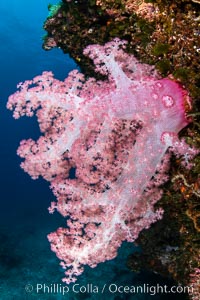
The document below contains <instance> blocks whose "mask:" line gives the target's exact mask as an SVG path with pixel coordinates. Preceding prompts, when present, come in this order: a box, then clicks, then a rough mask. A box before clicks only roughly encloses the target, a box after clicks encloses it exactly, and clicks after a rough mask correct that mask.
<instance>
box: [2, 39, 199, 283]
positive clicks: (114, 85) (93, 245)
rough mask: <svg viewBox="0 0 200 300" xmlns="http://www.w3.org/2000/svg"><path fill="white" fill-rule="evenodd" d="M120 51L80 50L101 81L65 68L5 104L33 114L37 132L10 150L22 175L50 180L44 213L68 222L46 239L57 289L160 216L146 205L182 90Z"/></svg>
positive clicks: (163, 168)
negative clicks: (59, 271)
mask: <svg viewBox="0 0 200 300" xmlns="http://www.w3.org/2000/svg"><path fill="white" fill-rule="evenodd" d="M125 46H126V43H125V42H124V41H120V40H119V39H115V40H113V41H112V42H109V43H107V44H105V45H104V46H99V45H92V46H89V47H87V48H86V49H85V51H84V53H85V54H86V55H88V56H89V57H90V58H91V59H93V61H94V63H95V65H96V71H98V72H100V73H102V74H104V75H107V77H108V80H107V81H106V80H105V81H96V80H95V79H94V78H89V79H88V80H86V79H85V78H84V76H83V75H82V74H80V73H78V71H73V72H71V73H70V74H69V76H68V78H67V79H65V81H64V82H62V81H59V80H56V79H54V77H53V75H52V73H51V72H44V73H43V74H42V75H41V76H37V77H36V78H34V79H33V80H32V81H26V82H25V83H24V84H20V86H19V91H17V92H16V93H15V94H14V95H12V96H10V98H9V102H8V108H9V109H11V110H14V117H15V118H18V117H20V116H23V115H27V116H32V115H33V114H34V113H36V115H37V118H38V122H39V125H40V129H41V132H42V136H41V137H40V138H39V140H38V141H36V142H35V141H33V140H31V139H29V140H27V141H22V142H21V145H20V147H19V149H18V154H19V155H20V156H21V157H22V158H24V161H23V163H22V168H23V169H24V170H25V171H26V172H27V173H29V174H30V175H31V176H32V178H38V176H42V177H43V178H45V179H46V180H48V181H49V182H50V183H51V189H52V191H53V193H54V195H55V196H56V198H57V202H55V201H54V202H52V204H51V207H50V208H49V212H50V213H52V212H54V211H55V210H58V211H59V212H60V213H61V214H62V215H63V216H64V217H67V219H68V220H67V224H66V228H59V229H58V230H57V231H56V232H54V233H51V234H49V235H48V239H49V241H50V243H51V249H52V250H53V251H54V252H56V255H57V256H58V258H59V259H60V260H61V265H62V267H64V268H66V272H65V275H66V278H65V279H64V281H66V282H67V283H69V282H72V281H75V280H76V276H77V275H80V274H81V273H82V272H83V265H86V264H87V265H89V266H91V267H94V266H96V265H97V264H98V263H100V262H103V261H105V260H109V259H112V258H114V257H115V256H116V255H117V249H118V248H119V246H120V245H121V243H122V241H125V240H127V241H134V240H135V239H136V238H137V237H138V234H139V233H140V231H141V230H142V229H144V228H148V227H149V226H150V225H151V224H152V223H153V222H155V221H156V220H158V219H160V218H161V217H162V209H159V210H157V211H155V210H154V204H155V203H156V202H157V201H158V200H159V199H160V197H161V195H162V190H161V188H160V185H162V184H163V183H164V182H165V181H166V180H167V179H168V177H167V171H168V167H169V153H168V154H166V150H167V149H168V147H172V146H173V144H174V140H176V145H177V139H178V136H177V134H178V132H179V131H180V130H181V129H182V128H183V127H185V126H186V125H187V124H188V120H187V118H186V115H185V108H184V102H185V101H186V100H187V101H189V97H188V95H187V92H186V91H185V90H184V89H183V88H182V87H181V86H180V85H179V84H178V83H176V82H174V81H172V80H170V79H168V78H165V79H160V78H159V77H158V75H157V73H156V71H155V70H154V68H153V67H152V66H148V65H145V64H141V63H139V62H138V61H137V59H136V58H135V57H134V56H132V55H129V54H127V53H125V52H124V48H125ZM171 136H173V138H169V137H171ZM176 149H178V148H177V147H176ZM183 154H184V151H183V153H182V152H181V155H183ZM190 154H191V155H195V154H196V152H195V151H194V152H193V153H192V151H191V152H190ZM72 170H73V171H74V176H73V178H72V176H70V174H71V171H72Z"/></svg>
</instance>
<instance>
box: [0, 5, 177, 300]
mask: <svg viewBox="0 0 200 300" xmlns="http://www.w3.org/2000/svg"><path fill="white" fill-rule="evenodd" d="M54 3H57V1H56V0H51V4H54ZM48 4H49V0H30V1H25V0H20V1H17V0H10V1H7V0H1V2H0V11H1V18H0V28H1V31H0V35H1V46H0V70H1V72H0V135H1V138H0V141H1V144H0V170H1V173H0V174H1V175H0V176H1V177H0V205H1V207H0V300H1V299H3V300H11V299H16V300H18V299H20V300H21V299H39V300H40V299H72V300H73V299H74V300H75V299H104V298H105V299H115V300H117V299H134V300H137V299H141V300H148V299H156V300H159V299H178V297H177V296H176V298H173V297H172V295H170V297H169V295H168V296H166V295H160V294H158V295H155V296H153V295H149V294H128V293H121V292H118V293H117V292H113V293H111V292H107V293H105V294H101V293H98V294H96V293H95V292H94V291H91V286H90V290H87V291H86V292H81V291H78V292H77V290H76V291H72V290H70V291H69V292H66V294H65V295H63V294H62V286H63V285H62V282H61V278H62V276H63V270H62V269H61V268H59V261H58V260H57V258H56V257H55V254H54V253H52V252H51V251H50V247H49V243H48V241H47V238H46V236H47V234H48V233H50V232H51V231H54V230H55V229H56V228H58V227H59V226H62V224H63V219H62V218H61V217H60V216H59V215H58V214H57V215H56V214H55V215H53V216H52V215H49V213H48V210H47V208H48V206H49V204H50V202H51V201H52V200H53V199H54V197H53V195H52V193H51V191H50V190H49V187H48V183H47V182H45V181H43V180H36V181H33V180H32V179H31V178H30V177H29V175H27V174H25V173H24V172H23V171H22V170H21V169H20V167H19V164H20V159H19V158H18V156H17V155H16V149H17V147H18V145H19V142H20V141H21V140H22V139H26V138H30V137H31V138H37V137H38V136H39V130H38V125H37V122H36V119H35V118H22V119H20V120H17V121H16V120H14V119H13V118H12V114H11V112H10V111H8V110H7V109H6V102H7V99H8V96H9V95H10V94H12V93H13V92H15V91H16V85H17V83H19V82H21V81H24V80H26V79H32V78H33V77H34V76H36V75H39V74H41V73H42V71H44V70H46V71H50V70H51V71H53V73H54V74H55V77H57V78H59V79H64V78H65V77H66V76H67V74H68V72H69V71H70V70H72V69H74V68H77V66H76V64H75V63H74V62H73V60H72V59H70V58H69V56H67V55H64V54H63V53H62V52H61V50H59V49H56V50H52V51H50V52H46V51H44V50H43V49H42V36H43V35H44V33H45V32H44V31H43V30H42V24H43V22H44V20H45V18H46V16H47V15H48V10H47V6H48ZM133 250H134V246H133V245H131V244H127V243H125V244H124V245H123V246H122V248H121V249H120V250H119V255H118V257H117V258H116V259H115V260H113V261H110V262H107V263H104V264H100V265H99V266H98V267H97V268H95V269H90V268H87V267H86V269H85V272H84V274H83V275H82V276H81V277H80V279H79V280H78V281H77V284H79V285H80V286H84V287H86V286H87V284H92V285H93V287H95V286H99V288H100V287H102V286H103V285H104V284H107V285H109V284H113V286H115V285H116V286H126V285H127V286H131V285H138V284H151V283H153V284H155V283H157V282H158V280H161V279H158V278H157V277H153V276H152V275H148V274H147V273H144V274H143V275H137V274H134V273H133V272H131V271H130V270H129V269H128V268H127V267H126V259H127V255H128V254H130V253H132V251H133ZM156 280H157V281H156ZM160 282H161V281H160ZM36 287H39V288H38V291H36ZM77 287H78V286H77Z"/></svg>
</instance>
